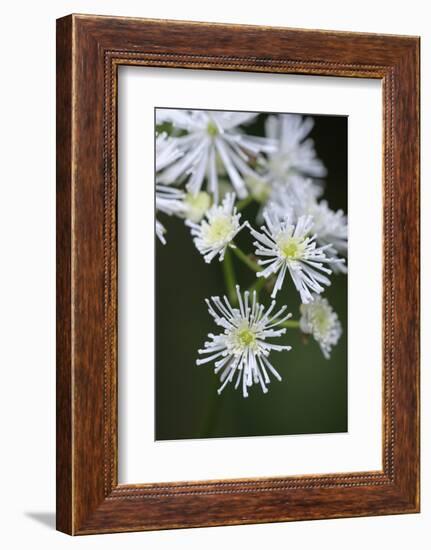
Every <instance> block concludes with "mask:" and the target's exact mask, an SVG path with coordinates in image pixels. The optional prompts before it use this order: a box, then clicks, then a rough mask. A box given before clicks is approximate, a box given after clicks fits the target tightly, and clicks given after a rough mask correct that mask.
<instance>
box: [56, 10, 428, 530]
mask: <svg viewBox="0 0 431 550" xmlns="http://www.w3.org/2000/svg"><path fill="white" fill-rule="evenodd" d="M131 64H133V65H140V66H142V67H146V66H155V67H183V68H191V69H196V70H199V69H214V70H231V71H248V72H265V73H274V72H278V73H286V74H315V75H326V76H328V75H329V76H351V77H355V78H377V79H381V80H382V83H383V104H384V121H383V124H384V138H383V139H384V143H383V145H384V147H383V149H384V159H383V166H384V173H383V194H384V213H383V214H384V228H383V231H384V239H383V240H384V251H383V253H384V266H383V291H384V292H383V296H384V299H383V304H382V316H383V423H384V424H383V441H382V455H383V469H382V471H378V472H349V473H345V474H333V475H331V474H330V473H328V474H327V475H309V476H290V477H286V478H259V479H238V480H210V481H200V482H196V481H190V482H182V483H162V482H161V483H153V484H142V485H118V476H117V235H116V223H117V219H116V206H117V205H116V200H117V165H116V163H117V131H116V127H117V121H116V117H117V68H118V66H119V65H131ZM143 70H144V69H143ZM418 429H419V39H418V38H417V37H405V36H385V35H376V34H355V33H341V32H332V31H307V30H298V29H285V28H271V27H252V26H242V25H222V24H207V23H190V22H179V21H175V22H174V21H156V20H144V19H128V18H113V17H96V16H79V15H72V16H68V17H65V18H62V19H60V20H58V22H57V528H58V529H59V530H61V531H63V532H66V533H69V534H87V533H101V532H114V531H133V530H147V529H167V528H174V527H194V526H209V525H226V524H240V523H260V522H273V521H289V520H299V519H301V520H303V519H319V518H336V517H348V516H364V515H377V514H396V513H408V512H417V511H419V435H418Z"/></svg>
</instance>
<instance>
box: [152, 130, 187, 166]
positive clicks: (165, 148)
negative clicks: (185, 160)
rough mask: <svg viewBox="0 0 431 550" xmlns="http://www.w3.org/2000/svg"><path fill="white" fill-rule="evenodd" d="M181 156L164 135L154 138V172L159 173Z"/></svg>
mask: <svg viewBox="0 0 431 550" xmlns="http://www.w3.org/2000/svg"><path fill="white" fill-rule="evenodd" d="M182 155H183V153H182V151H180V150H179V149H178V147H177V146H176V145H175V142H174V141H173V139H172V138H170V137H168V135H167V134H166V133H162V134H159V135H158V136H156V172H160V170H163V169H164V168H166V167H167V166H169V165H170V164H172V163H173V162H175V161H176V160H177V159H179V158H180V157H181V156H182Z"/></svg>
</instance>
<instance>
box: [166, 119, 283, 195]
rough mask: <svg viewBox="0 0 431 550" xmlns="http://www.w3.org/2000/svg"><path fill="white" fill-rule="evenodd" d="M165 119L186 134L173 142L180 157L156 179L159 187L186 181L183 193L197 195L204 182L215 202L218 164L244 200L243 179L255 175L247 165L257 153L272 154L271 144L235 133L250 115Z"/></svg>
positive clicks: (245, 191)
mask: <svg viewBox="0 0 431 550" xmlns="http://www.w3.org/2000/svg"><path fill="white" fill-rule="evenodd" d="M160 116H161V117H163V116H168V117H169V118H170V120H171V121H172V122H173V123H174V125H175V127H176V128H179V129H182V130H186V131H187V132H188V133H187V134H186V135H184V136H180V137H176V138H173V139H174V141H175V144H176V147H178V149H179V150H180V151H181V152H182V153H183V156H182V157H181V158H180V159H179V160H177V161H176V162H175V163H174V164H172V165H171V166H170V167H169V168H167V169H166V170H165V171H164V172H163V173H162V174H161V176H160V181H161V182H162V183H168V184H169V183H172V182H175V181H178V180H179V179H181V178H183V177H184V176H187V177H189V179H188V182H187V190H188V191H190V192H191V193H193V194H196V193H198V192H199V191H200V190H201V188H202V185H203V182H204V179H205V178H206V179H207V187H208V191H209V192H210V193H211V194H213V195H214V201H215V202H218V197H219V190H218V179H219V175H218V172H219V169H218V167H217V163H218V161H221V162H222V164H223V166H224V169H225V170H226V173H227V175H228V177H229V179H230V181H231V183H232V185H233V187H234V189H235V192H236V194H237V195H238V197H240V198H244V197H246V196H247V194H248V193H247V187H246V185H245V183H244V177H245V176H247V175H249V176H250V175H255V172H254V170H252V168H250V166H249V161H250V159H251V158H255V157H256V156H257V155H258V154H259V153H261V152H269V151H274V150H275V142H273V141H272V140H269V139H267V138H263V137H256V136H249V135H247V134H244V133H242V132H241V131H240V130H239V126H240V125H241V124H245V123H248V122H250V121H251V120H253V119H254V118H255V117H256V116H257V115H256V114H254V113H239V112H238V113H236V112H224V111H189V112H186V111H173V110H172V111H170V112H169V113H168V114H167V115H165V114H164V110H163V112H161V113H160Z"/></svg>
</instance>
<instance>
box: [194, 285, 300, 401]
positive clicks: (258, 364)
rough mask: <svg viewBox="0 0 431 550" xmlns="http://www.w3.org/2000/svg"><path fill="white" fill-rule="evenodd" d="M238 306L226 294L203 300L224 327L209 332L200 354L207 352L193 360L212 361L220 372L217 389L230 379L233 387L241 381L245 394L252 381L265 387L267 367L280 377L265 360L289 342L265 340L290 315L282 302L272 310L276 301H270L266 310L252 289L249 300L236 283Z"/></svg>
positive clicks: (274, 334)
mask: <svg viewBox="0 0 431 550" xmlns="http://www.w3.org/2000/svg"><path fill="white" fill-rule="evenodd" d="M236 292H237V296H238V303H239V309H238V308H233V307H232V306H231V304H230V302H229V300H228V299H227V298H226V296H224V297H223V300H222V299H220V297H218V296H213V297H212V298H211V300H212V303H211V301H210V300H206V303H207V305H208V311H209V313H210V314H211V315H212V317H213V318H214V320H215V322H216V324H217V325H218V326H220V327H221V328H222V329H224V331H223V332H222V333H221V334H216V335H214V334H211V333H210V334H208V337H209V340H208V341H207V342H205V344H204V348H203V349H200V350H199V354H201V355H206V357H205V358H203V359H198V360H197V361H196V364H197V365H201V364H203V363H209V362H210V361H214V367H215V368H214V372H215V374H219V373H220V374H219V376H220V382H221V383H222V385H221V386H220V388H219V389H218V393H219V394H220V393H221V392H222V391H223V389H224V388H225V386H226V384H228V383H230V382H233V381H234V378H235V389H237V388H238V386H239V385H240V384H241V385H242V394H243V396H244V397H247V396H248V391H247V390H248V388H249V387H250V386H252V385H253V384H260V386H261V388H262V391H263V392H264V393H266V392H267V391H268V389H267V387H266V385H267V384H269V382H270V379H269V376H268V371H269V372H270V373H271V374H273V376H275V378H277V380H281V376H280V375H279V373H278V372H277V371H276V370H275V368H274V367H273V366H272V365H271V363H270V362H269V360H268V356H269V354H270V352H271V351H283V350H286V351H289V350H290V349H291V347H290V346H282V345H277V344H272V343H270V342H267V341H266V340H267V338H274V337H278V336H281V335H283V334H285V332H286V329H285V328H278V329H277V330H275V327H277V326H280V325H281V324H282V323H283V322H284V321H286V320H287V319H289V317H291V314H290V313H289V314H285V311H286V308H287V306H283V307H282V308H281V309H279V310H278V312H277V313H275V314H273V313H272V312H273V310H274V307H275V301H273V302H272V303H271V305H270V306H269V308H268V309H267V311H266V312H265V307H264V306H263V305H261V304H259V303H258V302H257V300H256V292H253V297H252V300H251V303H249V292H248V291H246V292H245V293H244V298H242V296H241V293H240V290H239V286H237V287H236Z"/></svg>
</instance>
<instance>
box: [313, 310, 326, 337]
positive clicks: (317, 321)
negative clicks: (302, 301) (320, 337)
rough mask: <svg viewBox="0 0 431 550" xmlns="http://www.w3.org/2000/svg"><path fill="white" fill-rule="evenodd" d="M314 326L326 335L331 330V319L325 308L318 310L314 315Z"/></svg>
mask: <svg viewBox="0 0 431 550" xmlns="http://www.w3.org/2000/svg"><path fill="white" fill-rule="evenodd" d="M313 324H314V326H315V328H316V329H317V330H318V331H319V332H320V333H324V332H326V331H327V330H328V329H329V325H330V318H329V316H328V314H327V311H326V310H325V309H324V308H316V311H315V312H314V315H313Z"/></svg>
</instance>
